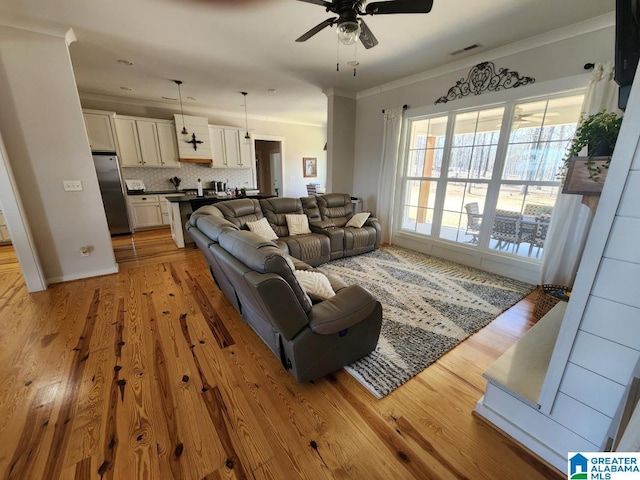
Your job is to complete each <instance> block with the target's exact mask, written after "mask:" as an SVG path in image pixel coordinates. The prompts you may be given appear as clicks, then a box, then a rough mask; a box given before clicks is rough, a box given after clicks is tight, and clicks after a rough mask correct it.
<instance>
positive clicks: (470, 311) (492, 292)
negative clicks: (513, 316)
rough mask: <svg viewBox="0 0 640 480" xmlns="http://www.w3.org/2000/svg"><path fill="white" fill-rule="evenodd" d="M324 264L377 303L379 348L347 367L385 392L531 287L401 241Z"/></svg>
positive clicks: (375, 390) (377, 391)
mask: <svg viewBox="0 0 640 480" xmlns="http://www.w3.org/2000/svg"><path fill="white" fill-rule="evenodd" d="M320 270H321V271H324V272H326V273H330V274H333V275H337V276H339V277H340V278H342V280H344V282H345V283H347V284H349V285H352V284H358V285H361V286H363V287H364V288H366V289H367V290H369V291H370V292H371V293H372V294H373V295H374V296H375V297H376V298H377V299H378V300H379V301H380V303H381V304H382V317H383V319H382V331H381V333H380V339H379V341H378V345H377V347H376V349H375V350H374V351H373V352H371V353H370V354H369V355H367V356H366V357H363V358H361V359H360V360H357V361H356V362H354V363H352V364H351V365H349V366H347V367H345V369H346V370H347V372H349V373H350V374H351V375H353V376H354V377H355V378H356V379H357V380H358V381H359V382H360V383H362V384H363V385H364V386H365V387H366V388H367V389H369V390H370V391H371V392H372V393H373V394H374V395H375V396H376V397H378V398H382V397H384V396H385V395H387V394H389V393H390V392H392V391H393V390H395V389H396V388H398V387H399V386H400V385H402V384H403V383H405V382H406V381H407V380H409V379H410V378H411V377H413V376H414V375H416V374H418V373H420V372H421V371H422V370H424V369H425V368H426V367H428V366H429V365H430V364H432V363H433V362H435V361H436V360H437V359H438V358H440V357H441V356H442V355H443V354H444V353H446V352H447V351H449V350H450V349H452V348H453V347H455V346H456V345H458V344H459V343H460V342H461V341H462V340H464V339H465V338H467V337H468V336H469V335H471V334H472V333H475V332H476V331H478V330H480V329H481V328H482V327H484V326H486V325H487V324H488V323H489V322H491V321H492V320H493V319H495V318H496V317H497V316H498V315H499V314H500V313H501V312H503V311H504V310H506V309H508V308H509V307H511V306H512V305H513V304H515V303H516V302H518V301H520V300H521V299H522V298H523V297H524V296H525V295H527V294H529V293H530V292H531V291H532V290H533V288H534V287H533V286H532V285H529V284H526V283H523V282H518V281H516V280H512V279H510V278H506V277H501V276H498V275H494V274H491V273H487V272H484V271H482V270H478V269H475V268H470V267H465V266H463V265H459V264H457V263H453V262H449V261H446V260H441V259H438V258H435V257H431V256H428V255H423V254H421V253H417V252H413V251H410V250H406V249H403V248H399V247H388V248H382V249H379V250H376V251H374V252H371V253H367V254H364V255H357V256H354V257H348V258H342V259H339V260H334V261H332V262H330V263H326V264H324V265H322V266H321V267H320Z"/></svg>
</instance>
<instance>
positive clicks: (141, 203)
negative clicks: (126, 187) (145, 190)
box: [128, 193, 183, 230]
mask: <svg viewBox="0 0 640 480" xmlns="http://www.w3.org/2000/svg"><path fill="white" fill-rule="evenodd" d="M182 195H183V194H182V193H174V194H167V195H130V196H129V197H128V202H129V211H130V212H131V217H132V223H133V228H134V230H136V229H143V228H152V227H160V226H163V225H169V223H170V218H169V208H168V205H167V201H166V198H167V197H176V196H178V197H180V196H182Z"/></svg>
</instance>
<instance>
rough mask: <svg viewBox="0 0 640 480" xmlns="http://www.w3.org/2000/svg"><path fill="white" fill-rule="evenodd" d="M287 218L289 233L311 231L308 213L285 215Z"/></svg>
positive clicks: (295, 233) (299, 233) (298, 233)
mask: <svg viewBox="0 0 640 480" xmlns="http://www.w3.org/2000/svg"><path fill="white" fill-rule="evenodd" d="M285 218H286V219H287V227H288V228H289V235H291V236H293V235H304V234H305V233H311V230H310V229H309V219H308V218H307V216H306V215H285Z"/></svg>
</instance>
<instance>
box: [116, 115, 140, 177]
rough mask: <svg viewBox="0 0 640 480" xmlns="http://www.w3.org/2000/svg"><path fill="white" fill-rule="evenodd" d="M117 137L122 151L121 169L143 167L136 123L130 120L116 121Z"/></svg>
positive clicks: (121, 119) (119, 119)
mask: <svg viewBox="0 0 640 480" xmlns="http://www.w3.org/2000/svg"><path fill="white" fill-rule="evenodd" d="M115 124H116V135H117V136H118V146H119V147H120V148H119V151H120V166H121V167H142V166H143V163H142V153H141V152H140V140H139V139H138V129H137V128H136V121H135V120H132V119H128V118H118V117H116V120H115Z"/></svg>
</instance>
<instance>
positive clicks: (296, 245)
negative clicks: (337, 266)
mask: <svg viewBox="0 0 640 480" xmlns="http://www.w3.org/2000/svg"><path fill="white" fill-rule="evenodd" d="M280 242H282V243H285V244H286V245H287V249H288V251H289V255H291V256H293V257H296V258H297V259H300V260H302V261H303V262H306V263H308V264H309V265H312V266H317V265H321V264H323V263H326V262H328V261H329V260H331V243H330V240H329V237H328V236H326V235H322V234H318V233H310V234H307V235H294V236H293V237H291V236H289V237H283V238H279V239H278V244H280Z"/></svg>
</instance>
